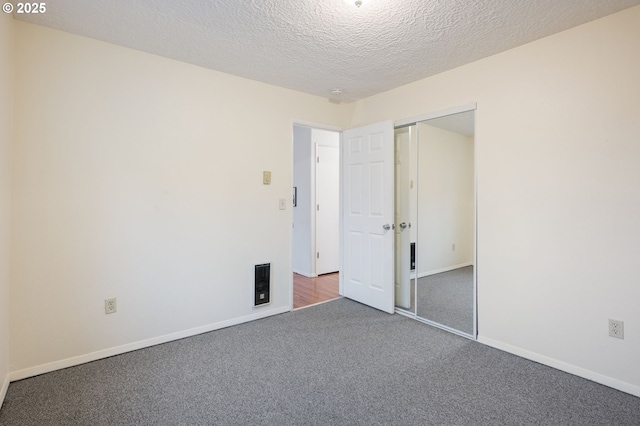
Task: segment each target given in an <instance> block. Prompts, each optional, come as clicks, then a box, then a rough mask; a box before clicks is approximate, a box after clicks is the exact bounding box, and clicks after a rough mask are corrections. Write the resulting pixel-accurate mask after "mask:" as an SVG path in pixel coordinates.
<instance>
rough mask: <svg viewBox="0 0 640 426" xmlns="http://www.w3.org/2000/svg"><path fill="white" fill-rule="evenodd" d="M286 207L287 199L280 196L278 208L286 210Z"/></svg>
mask: <svg viewBox="0 0 640 426" xmlns="http://www.w3.org/2000/svg"><path fill="white" fill-rule="evenodd" d="M286 209H287V200H285V199H284V198H280V210H286Z"/></svg>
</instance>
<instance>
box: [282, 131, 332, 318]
mask: <svg viewBox="0 0 640 426" xmlns="http://www.w3.org/2000/svg"><path fill="white" fill-rule="evenodd" d="M290 126H291V184H292V188H291V190H292V192H293V171H294V167H295V157H294V154H295V151H294V149H295V145H294V144H295V139H294V127H295V126H302V127H308V128H310V129H317V130H328V131H333V132H336V133H338V149H339V150H340V152H341V150H342V132H343V130H344V129H343V128H342V127H340V126H333V125H330V124H324V123H317V122H313V121H306V120H299V119H292V120H291V123H290ZM311 142H312V157H313V158H310V159H309V161H310V162H311V161H312V160H313V161H314V162H315V156H316V148H315V144H314V143H313V141H311ZM339 173H340V174H339V177H338V180H339V182H340V183H341V182H342V164H340V171H339ZM312 175H313V176H312V179H313V181H312V182H311V185H312V186H313V187H314V188H313V191H314V197H315V173H313V174H312ZM292 197H293V195H292ZM338 208H339V209H340V212H342V185H340V202H339V206H338ZM293 209H294V207H293V203H291V211H290V213H289V220H290V222H291V228H289V242H290V247H291V248H290V250H289V278H288V279H289V309H290V310H291V311H293V273H294V270H293V247H294V244H293V224H294V222H293ZM314 226H315V219H314ZM339 233H340V247H339V248H338V250H339V253H342V239H341V236H342V214H340V228H339ZM311 238H312V241H311V243H312V245H313V247H315V245H316V242H315V231H314V232H313V233H312V237H311ZM312 261H313V265H314V266H313V271H314V276H317V273H316V269H315V256H314V259H312ZM341 271H342V258H340V264H339V270H338V272H341ZM338 291H339V294H340V295H342V274H340V280H339V290H338Z"/></svg>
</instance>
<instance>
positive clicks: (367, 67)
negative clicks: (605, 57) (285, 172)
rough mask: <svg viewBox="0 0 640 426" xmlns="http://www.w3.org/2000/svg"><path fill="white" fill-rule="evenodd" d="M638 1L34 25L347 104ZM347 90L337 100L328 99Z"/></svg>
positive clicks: (152, 8) (155, 13) (174, 7)
mask: <svg viewBox="0 0 640 426" xmlns="http://www.w3.org/2000/svg"><path fill="white" fill-rule="evenodd" d="M638 4H640V0H365V3H364V4H363V5H362V6H361V7H360V8H358V7H356V6H355V5H354V4H353V2H352V1H347V0H297V1H293V0H182V1H181V0H144V1H143V0H49V1H47V3H46V5H47V11H46V13H44V14H39V15H26V14H21V15H17V14H15V12H14V16H15V17H16V18H17V19H21V20H24V21H28V22H33V23H36V24H40V25H44V26H48V27H53V28H57V29H60V30H63V31H67V32H70V33H74V34H79V35H83V36H87V37H91V38H95V39H98V40H102V41H106V42H109V43H114V44H118V45H122V46H127V47H131V48H134V49H138V50H142V51H145V52H149V53H154V54H157V55H161V56H165V57H168V58H173V59H177V60H180V61H184V62H188V63H192V64H196V65H200V66H203V67H206V68H211V69H214V70H218V71H222V72H225V73H230V74H234V75H238V76H242V77H246V78H250V79H253V80H258V81H263V82H266V83H270V84H274V85H277V86H282V87H286V88H290V89H294V90H299V91H302V92H306V93H310V94H314V95H318V96H322V97H327V98H332V99H335V100H340V101H343V102H351V101H354V100H357V99H361V98H364V97H367V96H371V95H374V94H376V93H380V92H383V91H386V90H389V89H393V88H395V87H398V86H401V85H404V84H407V83H410V82H413V81H416V80H420V79H423V78H425V77H429V76H431V75H434V74H437V73H440V72H443V71H446V70H449V69H452V68H455V67H457V66H460V65H463V64H466V63H469V62H472V61H475V60H477V59H480V58H484V57H487V56H490V55H493V54H495V53H498V52H501V51H504V50H507V49H510V48H513V47H515V46H519V45H522V44H525V43H528V42H530V41H533V40H536V39H539V38H542V37H545V36H548V35H551V34H554V33H557V32H559V31H562V30H565V29H568V28H571V27H574V26H576V25H579V24H582V23H585V22H588V21H591V20H594V19H597V18H599V17H602V16H606V15H609V14H611V13H614V12H617V11H620V10H622V9H626V8H628V7H631V6H634V5H638ZM333 88H341V89H342V90H343V93H342V94H341V95H332V94H331V90H332V89H333Z"/></svg>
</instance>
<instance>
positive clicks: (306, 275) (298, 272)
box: [293, 269, 317, 278]
mask: <svg viewBox="0 0 640 426" xmlns="http://www.w3.org/2000/svg"><path fill="white" fill-rule="evenodd" d="M293 273H294V274H298V275H302V276H304V277H307V278H316V277H317V275H315V274H311V273H309V272H300V271H296V270H295V269H294V270H293Z"/></svg>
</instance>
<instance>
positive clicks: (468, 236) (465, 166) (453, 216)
mask: <svg viewBox="0 0 640 426" xmlns="http://www.w3.org/2000/svg"><path fill="white" fill-rule="evenodd" d="M416 127H417V133H418V149H417V151H418V155H417V157H418V161H417V163H418V164H417V169H418V173H417V244H416V245H417V258H416V276H417V284H416V301H415V305H416V315H417V316H418V317H420V318H423V319H426V320H428V321H430V322H433V323H437V324H440V325H443V326H445V327H448V328H451V329H454V330H457V331H459V332H462V333H464V334H468V335H472V336H475V330H474V315H475V311H474V306H475V291H474V281H475V280H474V266H475V265H474V260H475V172H474V111H468V112H464V113H459V114H454V115H449V116H446V117H440V118H436V119H433V120H427V121H423V122H420V123H418V124H417V125H416Z"/></svg>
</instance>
